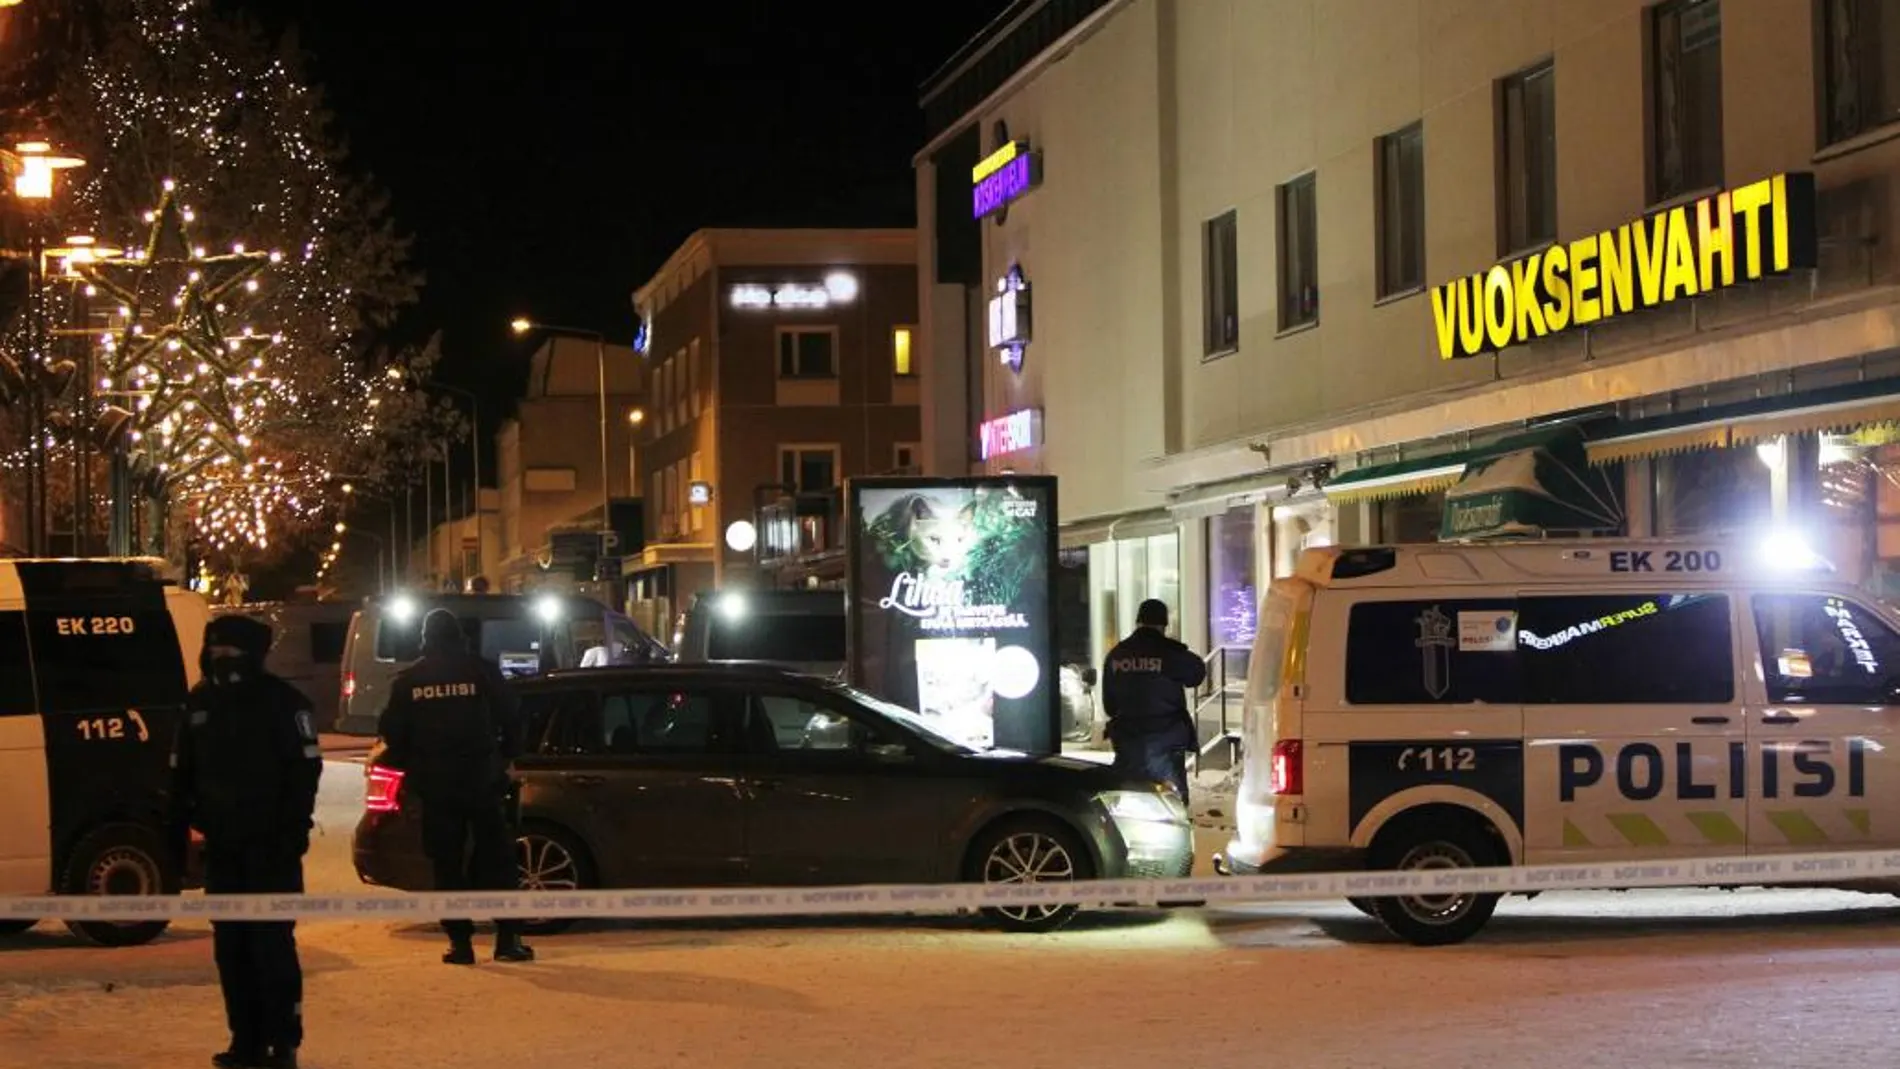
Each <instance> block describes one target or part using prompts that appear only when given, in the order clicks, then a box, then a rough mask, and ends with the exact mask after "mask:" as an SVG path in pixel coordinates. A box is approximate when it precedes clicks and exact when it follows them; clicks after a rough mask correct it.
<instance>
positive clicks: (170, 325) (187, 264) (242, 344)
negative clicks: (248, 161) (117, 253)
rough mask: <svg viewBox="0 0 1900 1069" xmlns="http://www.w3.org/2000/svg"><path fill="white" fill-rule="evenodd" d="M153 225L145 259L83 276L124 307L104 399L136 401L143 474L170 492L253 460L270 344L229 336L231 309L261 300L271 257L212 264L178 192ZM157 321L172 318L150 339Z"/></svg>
mask: <svg viewBox="0 0 1900 1069" xmlns="http://www.w3.org/2000/svg"><path fill="white" fill-rule="evenodd" d="M147 219H148V221H149V223H150V227H151V229H150V232H149V234H148V235H147V238H146V241H145V245H144V247H143V249H141V250H139V251H137V252H134V253H132V254H131V255H129V256H127V257H125V258H124V259H120V260H100V261H96V262H93V263H88V264H80V265H77V266H78V269H79V272H80V274H81V275H82V276H83V277H84V278H85V279H86V280H87V281H88V282H90V283H91V284H92V285H93V286H95V287H96V288H97V289H98V290H99V291H101V292H103V293H104V294H106V295H107V296H109V297H111V298H112V299H114V300H116V301H118V302H119V305H120V329H119V330H118V331H117V332H116V334H115V335H113V336H110V337H108V338H107V339H106V344H105V345H104V346H103V348H104V360H103V364H104V367H105V377H104V379H103V380H102V381H101V386H103V387H104V391H103V392H105V393H106V394H108V395H110V394H114V393H118V394H120V395H122V396H124V397H126V398H129V399H135V415H136V417H137V422H136V423H135V424H134V426H135V428H136V430H135V431H134V434H135V436H136V440H135V442H134V443H133V448H132V455H133V457H134V458H135V461H136V462H137V463H136V464H135V467H137V466H142V467H143V469H144V472H145V474H147V476H148V477H150V478H153V479H155V480H156V481H157V482H159V483H160V484H163V485H170V484H172V483H174V482H175V481H176V480H178V479H180V478H183V477H186V476H191V475H195V474H196V473H198V472H199V471H201V470H202V469H203V468H205V467H206V466H207V465H209V464H213V463H215V462H220V461H227V460H229V461H239V462H242V461H243V460H245V459H246V457H247V454H248V450H249V447H250V444H251V442H250V436H249V435H248V434H247V433H246V431H247V426H248V425H249V424H250V423H252V422H253V421H254V420H255V419H256V416H257V414H258V413H259V410H260V409H262V408H264V407H267V406H266V405H260V404H256V403H253V402H254V401H263V400H267V387H268V383H267V382H266V381H265V380H264V379H262V378H261V377H260V375H259V374H258V371H259V368H260V365H261V357H260V356H259V353H260V351H261V350H262V349H263V348H266V347H268V346H269V344H270V343H271V337H270V336H269V335H261V334H258V333H256V332H254V331H252V330H250V329H249V328H246V329H245V330H244V331H243V332H241V333H239V334H237V335H235V336H233V335H230V334H229V333H228V332H227V330H226V328H225V326H224V317H225V314H226V313H227V311H228V310H229V308H230V304H229V303H227V302H231V303H235V302H236V301H238V300H239V299H240V297H241V296H243V295H246V294H247V292H254V291H255V289H256V277H257V275H258V273H259V272H261V271H262V270H263V269H264V268H265V267H267V266H269V264H270V262H271V257H270V255H269V254H265V253H253V252H232V253H229V254H224V255H218V256H206V255H204V250H203V249H202V248H199V247H195V246H193V245H192V244H191V235H190V230H189V225H190V222H191V212H190V211H189V210H188V209H187V208H185V207H184V206H183V205H182V204H181V203H180V202H179V199H178V191H177V188H176V186H175V185H174V184H173V183H171V182H167V183H165V189H164V193H163V194H162V195H161V196H160V197H159V202H158V207H157V208H155V209H153V210H152V211H151V212H149V213H148V214H147ZM153 312H160V313H168V318H166V319H165V320H164V321H162V322H160V323H159V324H158V325H157V327H156V329H151V330H148V329H147V328H146V324H145V321H146V320H147V318H149V316H150V314H151V313H153Z"/></svg>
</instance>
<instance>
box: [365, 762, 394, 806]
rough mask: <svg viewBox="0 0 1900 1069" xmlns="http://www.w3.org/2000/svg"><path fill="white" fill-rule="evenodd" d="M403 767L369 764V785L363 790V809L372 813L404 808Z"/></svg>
mask: <svg viewBox="0 0 1900 1069" xmlns="http://www.w3.org/2000/svg"><path fill="white" fill-rule="evenodd" d="M402 777H403V773H402V770H401V769H396V768H384V767H382V766H381V765H371V766H369V785H368V787H367V788H366V789H365V790H364V792H363V809H364V810H365V811H366V812H370V813H394V812H397V811H398V810H400V809H402Z"/></svg>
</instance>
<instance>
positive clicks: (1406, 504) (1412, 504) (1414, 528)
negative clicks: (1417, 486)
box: [1378, 490, 1445, 546]
mask: <svg viewBox="0 0 1900 1069" xmlns="http://www.w3.org/2000/svg"><path fill="white" fill-rule="evenodd" d="M1378 509H1379V541H1380V542H1382V543H1384V544H1386V545H1393V546H1403V545H1414V544H1417V543H1420V542H1436V541H1438V530H1439V524H1440V522H1441V521H1442V520H1443V519H1444V517H1445V492H1444V491H1443V490H1437V491H1434V492H1432V493H1429V494H1408V495H1406V496H1404V497H1393V498H1387V499H1386V500H1384V501H1381V502H1379V504H1378Z"/></svg>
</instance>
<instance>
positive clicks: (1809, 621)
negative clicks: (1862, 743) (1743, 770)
mask: <svg viewBox="0 0 1900 1069" xmlns="http://www.w3.org/2000/svg"><path fill="white" fill-rule="evenodd" d="M1755 633H1756V635H1757V636H1758V637H1759V638H1760V640H1761V663H1762V676H1763V678H1764V679H1765V680H1766V682H1767V685H1768V700H1769V701H1771V702H1775V703H1777V704H1779V703H1781V702H1790V703H1808V704H1814V705H1896V704H1900V702H1896V701H1895V700H1894V687H1895V685H1896V684H1900V635H1895V634H1894V633H1893V631H1892V629H1890V628H1889V627H1888V626H1887V625H1886V624H1885V623H1883V622H1882V621H1881V620H1880V618H1879V617H1877V616H1875V615H1874V614H1873V613H1871V612H1868V611H1867V610H1866V609H1863V608H1861V607H1860V606H1858V605H1855V604H1853V603H1852V602H1849V601H1844V600H1842V599H1841V598H1837V597H1832V596H1829V595H1825V594H1758V595H1756V597H1755Z"/></svg>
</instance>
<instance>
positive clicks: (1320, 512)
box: [1273, 498, 1334, 579]
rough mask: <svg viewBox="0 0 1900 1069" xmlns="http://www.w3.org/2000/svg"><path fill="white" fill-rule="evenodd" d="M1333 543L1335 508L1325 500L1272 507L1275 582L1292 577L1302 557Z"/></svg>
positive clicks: (1319, 499) (1318, 499)
mask: <svg viewBox="0 0 1900 1069" xmlns="http://www.w3.org/2000/svg"><path fill="white" fill-rule="evenodd" d="M1333 541H1334V536H1333V506H1332V505H1331V504H1329V503H1328V502H1327V501H1325V500H1324V499H1322V498H1314V499H1313V500H1311V501H1298V502H1294V503H1291V504H1286V505H1275V506H1273V578H1275V579H1282V578H1285V577H1286V576H1289V575H1292V574H1293V570H1294V568H1296V567H1297V566H1298V565H1299V563H1300V554H1301V553H1304V552H1306V551H1307V550H1309V549H1317V548H1319V547H1321V546H1330V545H1332V544H1333Z"/></svg>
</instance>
